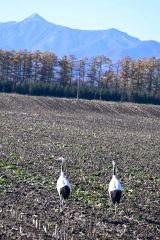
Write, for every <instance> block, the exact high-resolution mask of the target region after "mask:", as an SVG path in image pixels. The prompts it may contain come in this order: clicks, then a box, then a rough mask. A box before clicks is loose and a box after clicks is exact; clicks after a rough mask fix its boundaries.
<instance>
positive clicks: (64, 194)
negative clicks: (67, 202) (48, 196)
mask: <svg viewBox="0 0 160 240" xmlns="http://www.w3.org/2000/svg"><path fill="white" fill-rule="evenodd" d="M60 194H61V196H62V198H63V199H68V198H69V195H70V188H69V187H68V186H64V187H62V188H61V189H60Z"/></svg>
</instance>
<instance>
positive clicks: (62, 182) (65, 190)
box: [57, 157, 71, 210]
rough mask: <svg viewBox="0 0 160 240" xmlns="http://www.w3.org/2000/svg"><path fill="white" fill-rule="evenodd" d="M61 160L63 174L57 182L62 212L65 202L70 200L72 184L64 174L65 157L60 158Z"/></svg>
mask: <svg viewBox="0 0 160 240" xmlns="http://www.w3.org/2000/svg"><path fill="white" fill-rule="evenodd" d="M59 160H61V161H62V163H61V173H60V176H59V178H58V180H57V191H58V194H59V197H60V210H61V209H62V207H63V202H64V200H66V199H68V198H69V195H70V190H71V186H70V182H69V181H68V179H67V177H66V176H65V174H64V172H63V164H64V162H65V159H64V157H60V158H59Z"/></svg>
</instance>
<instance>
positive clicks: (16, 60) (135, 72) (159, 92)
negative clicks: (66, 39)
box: [0, 50, 160, 104]
mask: <svg viewBox="0 0 160 240" xmlns="http://www.w3.org/2000/svg"><path fill="white" fill-rule="evenodd" d="M0 91H4V92H18V93H22V94H33V95H45V96H46V95H48V96H59V97H64V96H65V97H77V98H79V97H80V98H89V99H93V98H95V99H104V100H118V101H119V100H121V101H135V102H150V103H157V104H160V59H156V58H149V59H139V60H134V59H131V58H129V57H124V58H122V59H121V60H119V61H117V62H116V63H113V62H112V61H111V59H109V58H107V57H106V56H104V55H101V56H97V57H95V58H92V59H87V58H83V59H76V58H75V56H73V55H70V56H64V57H62V58H61V59H59V58H58V57H57V56H56V55H55V54H54V53H51V52H40V51H36V52H33V53H30V52H27V51H3V50H0Z"/></svg>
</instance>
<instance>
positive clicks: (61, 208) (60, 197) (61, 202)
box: [60, 196, 62, 212]
mask: <svg viewBox="0 0 160 240" xmlns="http://www.w3.org/2000/svg"><path fill="white" fill-rule="evenodd" d="M61 211H62V197H61V196H60V212H61Z"/></svg>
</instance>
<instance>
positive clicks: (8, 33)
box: [0, 13, 160, 61]
mask: <svg viewBox="0 0 160 240" xmlns="http://www.w3.org/2000/svg"><path fill="white" fill-rule="evenodd" d="M0 49H3V50H22V49H26V50H28V51H36V50H39V51H51V52H54V53H55V54H56V55H57V56H58V57H63V56H64V55H70V54H73V55H75V56H76V58H84V57H88V58H90V57H95V56H98V55H106V56H107V57H109V58H110V59H112V60H113V61H116V60H118V59H121V58H122V57H124V56H130V57H131V58H134V59H139V58H143V57H157V58H159V57H160V42H157V41H154V40H148V41H141V40H140V39H138V38H136V37H132V36H130V35H128V34H127V33H125V32H122V31H119V30H117V29H114V28H111V29H107V30H79V29H72V28H69V27H65V26H60V25H56V24H53V23H50V22H48V21H47V20H45V19H44V18H43V17H41V16H40V15H38V14H37V13H34V14H32V15H31V16H29V17H28V18H25V19H24V20H22V21H19V22H15V21H10V22H5V23H0Z"/></svg>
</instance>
